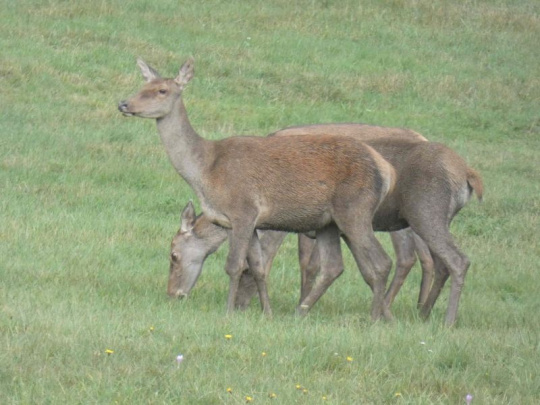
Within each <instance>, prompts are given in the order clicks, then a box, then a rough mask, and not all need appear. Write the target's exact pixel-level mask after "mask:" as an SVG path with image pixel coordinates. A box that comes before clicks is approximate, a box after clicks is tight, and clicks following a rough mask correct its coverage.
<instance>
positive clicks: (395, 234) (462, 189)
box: [169, 124, 483, 325]
mask: <svg viewBox="0 0 540 405" xmlns="http://www.w3.org/2000/svg"><path fill="white" fill-rule="evenodd" d="M355 125H356V129H357V132H356V133H355V132H354V128H355ZM370 128H371V127H370V126H366V125H361V124H328V125H315V126H307V127H295V128H289V129H286V130H283V131H278V132H277V133H275V135H278V136H279V135H289V136H292V135H298V134H305V133H310V134H311V133H317V132H319V133H321V134H324V133H334V134H337V135H341V134H345V135H346V136H355V137H358V138H360V139H363V140H366V143H367V144H368V145H370V146H372V147H373V148H374V149H376V150H377V151H379V152H380V153H381V154H382V156H383V157H384V158H385V159H387V160H388V161H389V162H391V163H392V164H393V165H394V167H395V168H396V171H397V175H398V183H397V185H396V188H395V189H394V191H393V192H392V193H391V194H390V195H388V196H387V199H386V200H385V201H384V202H383V204H381V206H380V207H379V208H378V210H377V212H376V214H375V217H374V220H373V228H374V229H375V230H379V231H391V236H392V242H393V245H394V249H395V250H396V257H397V266H396V274H395V276H394V279H393V281H392V284H391V285H390V288H389V289H388V291H387V293H386V305H387V306H389V305H390V304H391V303H392V301H393V299H394V297H395V295H396V294H397V292H398V291H399V288H400V287H401V285H402V284H403V281H404V279H405V277H406V276H407V274H408V273H409V271H410V269H411V267H412V266H413V264H414V260H415V258H414V250H415V249H416V251H417V254H418V256H419V258H420V260H421V263H422V265H423V266H422V267H423V277H422V286H421V290H420V296H419V307H420V309H421V314H422V315H423V316H424V317H427V316H428V315H429V314H430V312H431V309H432V308H433V305H434V303H435V301H436V299H437V297H438V295H439V293H440V291H441V289H442V287H443V285H444V283H445V282H446V279H447V278H448V275H449V272H450V273H451V274H452V279H453V280H452V291H451V296H450V302H449V306H448V310H447V317H446V323H447V324H448V325H451V324H453V323H454V322H455V320H456V316H457V305H458V302H459V296H460V292H461V287H462V285H463V282H464V278H465V273H466V271H467V268H468V266H469V261H468V259H467V257H466V256H465V255H463V254H462V253H461V252H460V251H459V250H458V249H457V247H456V246H455V244H454V242H453V240H452V237H451V235H450V233H449V224H450V221H451V220H452V218H453V217H454V216H455V215H456V214H457V212H458V211H459V210H460V209H461V208H462V207H463V206H464V205H465V204H466V202H467V201H468V200H469V198H470V195H471V193H472V191H474V192H476V194H477V196H478V197H479V199H481V198H482V193H483V186H482V181H481V178H480V176H479V175H478V174H477V173H476V172H475V171H474V170H473V169H471V168H469V167H468V166H467V165H466V163H465V162H464V161H463V159H462V158H461V157H459V155H457V154H456V153H455V152H453V151H452V150H451V149H449V148H447V147H445V146H444V145H441V144H437V143H428V142H425V141H423V139H425V138H422V139H421V138H419V137H415V136H414V135H412V136H411V134H410V133H407V132H402V135H401V136H399V135H398V134H399V129H389V132H391V133H392V134H393V135H392V136H388V137H385V136H381V135H377V134H374V135H373V136H372V135H371V134H370ZM374 128H377V131H379V128H382V127H374ZM321 129H323V130H321ZM341 129H346V131H340V130H341ZM403 131H404V130H403ZM413 134H414V133H413ZM191 220H192V221H193V222H192V223H193V224H194V229H195V228H198V229H195V231H194V232H193V233H191V234H181V233H179V234H177V236H176V237H175V239H174V240H173V245H172V247H171V252H172V253H173V254H174V252H183V255H184V256H185V257H186V260H187V261H189V256H190V254H189V253H188V252H189V250H188V249H186V248H187V247H188V246H191V245H189V244H187V243H186V241H187V240H189V241H190V243H194V244H196V245H198V246H201V247H202V250H203V251H204V250H205V249H208V248H209V246H210V245H208V244H207V241H208V240H210V239H212V236H211V235H220V236H219V237H218V239H217V240H215V242H216V243H217V244H215V245H212V246H213V247H212V248H213V249H214V250H215V249H217V247H218V246H219V245H220V244H221V243H222V242H223V241H224V240H225V239H226V231H224V230H223V229H220V228H219V227H217V226H203V225H202V224H205V223H208V219H206V218H204V216H199V217H197V218H195V216H194V213H192V216H191ZM183 221H184V219H183ZM183 223H184V222H183ZM195 224H196V225H195ZM409 225H410V226H412V227H413V229H415V230H416V229H418V230H419V231H421V232H422V235H424V237H426V238H427V239H426V241H429V243H428V245H426V243H425V242H424V241H423V240H422V239H421V238H420V237H419V236H418V235H416V234H415V233H414V232H413V231H412V230H411V229H410V228H407V229H403V230H401V231H396V230H397V229H402V228H406V227H407V226H409ZM201 230H204V231H201ZM266 237H267V238H268V240H272V237H271V236H266ZM317 243H320V242H319V241H317ZM270 245H271V246H270V248H269V249H270V250H271V249H274V248H276V249H277V246H279V245H276V244H274V243H270ZM314 246H315V242H314V241H312V240H310V239H309V238H307V237H305V236H303V235H300V236H299V256H300V265H301V270H302V288H301V302H302V300H303V298H304V297H305V296H306V295H307V294H309V292H310V290H311V285H312V283H313V280H315V276H316V275H317V274H318V271H319V268H320V258H319V250H318V249H314ZM428 246H429V247H428ZM430 250H431V251H432V252H433V253H434V255H435V258H436V259H437V260H436V270H437V272H436V274H435V282H434V284H433V288H432V289H431V290H430V287H431V268H432V266H433V260H435V258H432V256H431V254H430ZM273 254H275V252H274V253H273ZM273 254H272V253H267V254H266V257H268V258H270V259H271V258H273ZM203 260H204V259H203ZM266 266H267V269H268V268H269V264H268V263H267V264H266ZM201 268H202V261H199V266H198V267H197V269H198V270H197V271H198V272H197V273H196V274H197V276H198V274H199V273H200V269H201ZM185 271H186V269H185V268H183V267H182V266H181V265H177V266H174V265H172V266H171V273H170V274H171V275H170V277H169V292H170V293H171V291H174V288H175V287H174V286H176V285H177V284H176V283H177V282H178V281H179V275H180V274H183V273H184V272H185ZM187 272H188V273H189V271H187ZM245 278H249V276H248V275H246V277H245ZM250 285H251V284H250V283H248V282H247V281H246V283H245V286H246V287H245V288H246V289H247V288H249V286H250ZM192 286H193V285H191V286H190V288H191V287H192ZM428 293H429V297H428ZM251 295H252V293H251ZM251 295H250V293H249V292H248V291H241V294H240V296H241V297H242V300H243V301H242V303H239V305H245V303H246V302H249V301H246V300H248V299H249V297H250V296H251Z"/></svg>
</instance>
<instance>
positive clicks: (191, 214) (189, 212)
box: [180, 201, 197, 233]
mask: <svg viewBox="0 0 540 405" xmlns="http://www.w3.org/2000/svg"><path fill="white" fill-rule="evenodd" d="M196 219H197V215H195V207H194V206H193V202H191V201H190V202H188V203H187V204H186V206H185V207H184V209H183V210H182V214H181V215H180V232H183V233H184V232H190V231H191V230H192V229H193V227H194V226H195V220H196Z"/></svg>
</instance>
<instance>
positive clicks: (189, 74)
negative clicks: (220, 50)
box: [174, 58, 195, 88]
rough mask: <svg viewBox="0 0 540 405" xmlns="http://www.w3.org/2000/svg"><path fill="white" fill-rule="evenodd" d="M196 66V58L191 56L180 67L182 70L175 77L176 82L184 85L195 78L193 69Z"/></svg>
mask: <svg viewBox="0 0 540 405" xmlns="http://www.w3.org/2000/svg"><path fill="white" fill-rule="evenodd" d="M194 66H195V60H194V59H193V58H189V59H188V60H187V61H186V62H184V64H183V65H182V67H181V68H180V71H179V72H178V76H176V78H175V79H174V81H175V82H176V84H178V85H179V86H180V87H182V88H183V87H184V86H185V85H186V84H188V82H189V81H190V80H191V79H192V78H193V69H194Z"/></svg>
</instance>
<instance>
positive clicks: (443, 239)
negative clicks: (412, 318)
mask: <svg viewBox="0 0 540 405" xmlns="http://www.w3.org/2000/svg"><path fill="white" fill-rule="evenodd" d="M439 228H440V227H439ZM415 232H416V229H415ZM417 233H418V235H419V236H420V237H421V238H422V239H423V240H424V241H425V242H426V244H427V245H428V246H429V250H430V251H431V253H432V256H433V259H434V264H435V279H434V281H433V286H432V287H431V290H430V291H429V294H428V297H427V299H426V302H425V304H424V305H423V306H422V308H421V311H420V314H421V315H422V316H423V317H424V318H427V317H428V316H429V314H430V313H431V310H432V309H433V306H434V305H435V302H436V301H437V298H438V297H439V295H440V293H441V290H442V288H443V286H444V284H445V282H446V280H447V279H448V277H449V276H450V277H451V278H452V285H451V289H450V298H449V301H448V308H447V311H446V320H445V323H446V325H447V326H452V325H453V324H454V323H455V322H456V319H457V311H458V306H459V299H460V297H461V290H462V288H463V284H464V282H465V276H466V274H467V270H468V268H469V265H470V261H469V259H468V258H467V256H466V255H465V254H463V253H461V251H460V250H459V249H458V248H457V247H456V245H455V244H454V241H453V238H452V235H451V234H450V232H449V231H448V227H445V228H443V229H437V227H436V226H432V225H431V226H426V227H420V228H419V229H418V231H417Z"/></svg>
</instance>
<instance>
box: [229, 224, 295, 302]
mask: <svg viewBox="0 0 540 405" xmlns="http://www.w3.org/2000/svg"><path fill="white" fill-rule="evenodd" d="M257 235H258V236H259V241H260V244H261V250H262V258H263V266H264V273H265V274H266V278H268V275H269V274H270V269H271V268H272V263H273V261H274V258H275V257H276V254H277V251H278V249H279V247H280V246H281V244H282V243H283V239H285V236H287V233H286V232H278V231H257ZM257 292H258V288H257V283H256V282H255V279H254V278H253V274H252V273H251V270H249V268H248V269H247V270H246V271H244V272H243V273H242V277H241V278H240V285H239V287H238V293H237V295H236V308H239V309H242V310H243V309H245V308H247V307H248V305H249V303H250V302H251V299H252V298H253V296H254V295H255V294H256V293H257Z"/></svg>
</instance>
